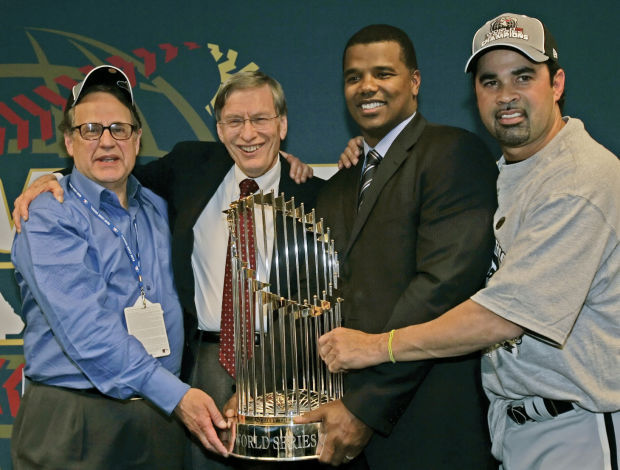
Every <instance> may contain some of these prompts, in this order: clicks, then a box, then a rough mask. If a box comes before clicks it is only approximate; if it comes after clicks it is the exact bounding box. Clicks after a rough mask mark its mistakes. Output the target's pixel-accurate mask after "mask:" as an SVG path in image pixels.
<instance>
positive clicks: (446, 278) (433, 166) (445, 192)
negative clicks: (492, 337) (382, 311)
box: [343, 133, 497, 435]
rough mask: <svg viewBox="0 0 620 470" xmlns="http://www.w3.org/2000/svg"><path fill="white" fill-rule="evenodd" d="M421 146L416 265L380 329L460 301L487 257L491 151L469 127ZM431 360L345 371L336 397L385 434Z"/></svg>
mask: <svg viewBox="0 0 620 470" xmlns="http://www.w3.org/2000/svg"><path fill="white" fill-rule="evenodd" d="M427 146H428V148H425V145H419V146H418V145H416V147H415V150H414V153H415V154H414V157H415V158H417V159H419V160H420V164H421V168H420V176H419V177H418V178H417V181H416V182H415V184H419V185H421V188H420V194H421V205H420V211H419V222H418V226H417V243H416V246H415V259H416V264H417V267H416V272H415V274H414V276H413V277H412V279H411V281H410V283H409V284H408V286H407V287H406V288H405V290H404V291H403V292H402V294H401V296H400V297H399V298H398V300H397V301H396V303H395V306H394V308H393V310H392V312H391V314H390V316H389V319H388V321H387V323H386V325H385V327H384V331H390V330H392V329H395V328H401V327H404V326H408V325H411V324H415V323H423V322H426V321H429V320H432V319H433V318H436V317H438V316H439V315H441V314H442V313H444V312H445V311H447V310H449V309H450V308H452V307H453V306H455V305H457V304H459V303H460V302H463V301H464V300H466V299H467V298H468V297H469V296H471V295H472V294H473V293H475V292H476V290H478V289H479V288H480V287H482V285H483V282H484V278H485V274H486V272H487V270H488V268H489V265H490V261H491V254H492V248H493V232H492V217H493V212H494V210H495V208H496V193H495V179H496V176H497V169H496V166H495V164H494V160H493V158H492V156H491V155H490V154H489V152H488V150H487V149H486V147H485V145H484V144H483V143H482V142H481V141H480V140H479V139H478V138H477V137H475V136H474V135H473V134H470V133H459V134H458V136H457V137H456V138H454V139H453V140H452V141H451V142H449V143H447V144H446V143H445V142H444V143H442V145H441V148H440V150H439V151H438V150H437V147H439V146H438V145H433V143H432V142H431V143H430V144H429V145H427ZM418 147H419V148H418ZM433 364H434V362H433V361H419V362H408V363H397V364H391V363H387V364H382V365H379V366H376V367H373V368H368V369H365V370H361V371H357V372H354V373H351V374H349V377H348V379H347V380H348V387H347V390H349V391H347V392H346V393H345V395H344V398H343V402H344V404H345V406H346V407H347V408H348V409H349V410H350V411H351V412H353V413H354V414H355V415H356V416H357V417H358V418H359V419H361V420H362V421H363V422H364V423H366V424H367V425H368V426H370V427H371V428H373V429H374V430H375V431H377V432H379V433H381V434H384V435H387V434H389V433H390V432H391V430H392V428H393V427H394V425H395V424H396V422H397V421H398V419H399V418H400V416H401V415H402V414H403V413H404V411H405V409H406V408H407V406H408V405H409V402H410V401H411V400H412V398H413V397H414V395H415V393H416V390H417V389H418V388H419V386H420V385H421V384H422V382H423V380H424V378H425V377H426V375H427V373H428V372H429V370H430V368H431V367H433ZM369 403H372V406H368V404H369Z"/></svg>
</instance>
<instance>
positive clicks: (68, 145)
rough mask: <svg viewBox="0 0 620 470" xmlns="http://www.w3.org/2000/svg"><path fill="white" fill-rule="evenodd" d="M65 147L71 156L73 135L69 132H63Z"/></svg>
mask: <svg viewBox="0 0 620 470" xmlns="http://www.w3.org/2000/svg"><path fill="white" fill-rule="evenodd" d="M65 148H66V149H67V153H68V154H69V156H70V157H73V137H72V135H71V134H70V133H69V132H65Z"/></svg>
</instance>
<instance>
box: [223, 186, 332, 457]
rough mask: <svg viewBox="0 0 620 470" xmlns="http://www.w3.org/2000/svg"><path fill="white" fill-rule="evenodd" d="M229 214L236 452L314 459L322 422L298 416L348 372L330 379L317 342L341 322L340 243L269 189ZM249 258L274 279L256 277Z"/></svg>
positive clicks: (327, 396)
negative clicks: (336, 246)
mask: <svg viewBox="0 0 620 470" xmlns="http://www.w3.org/2000/svg"><path fill="white" fill-rule="evenodd" d="M227 213H228V215H227V220H228V226H229V229H230V233H231V243H230V244H229V249H230V250H231V253H230V255H231V261H232V263H231V264H232V280H233V282H232V285H233V289H232V290H233V318H234V348H235V371H236V377H235V380H236V390H237V416H236V418H235V419H233V420H232V423H231V428H230V430H229V435H228V439H229V446H230V447H231V448H232V451H231V454H232V455H234V456H236V457H241V458H245V459H258V460H281V461H288V460H303V459H311V458H316V457H318V455H317V446H318V444H319V430H320V423H310V424H295V423H294V422H293V419H294V418H295V417H296V416H300V415H301V414H303V413H304V412H307V411H310V410H313V409H316V408H318V407H319V406H320V405H322V404H324V403H328V402H330V401H333V400H336V399H338V398H340V397H341V396H342V387H343V378H342V374H340V373H331V372H330V371H329V370H328V369H327V367H326V365H325V364H324V362H323V361H322V360H321V358H320V356H319V351H318V338H319V337H320V336H321V335H322V334H324V333H326V332H328V331H330V330H331V329H333V328H336V327H338V326H340V325H341V302H342V299H340V298H338V297H334V295H335V293H334V292H335V289H337V287H338V284H337V283H338V276H339V273H338V260H337V252H336V251H335V249H334V240H332V239H331V238H330V231H329V229H328V228H326V227H325V226H324V224H323V220H322V219H319V220H317V217H316V214H315V211H314V209H312V211H310V212H309V213H305V210H304V205H303V204H300V205H299V206H298V207H295V201H294V198H292V199H290V200H288V201H287V200H285V196H284V194H282V195H280V196H275V195H274V193H273V191H272V192H271V193H263V192H262V191H261V192H260V193H257V194H254V195H251V196H248V197H247V198H243V199H241V200H239V201H235V202H234V203H232V204H231V206H230V209H229V210H228V211H227ZM265 227H267V229H265ZM252 254H253V255H254V259H255V260H256V261H255V262H256V263H261V262H262V263H264V265H266V266H265V267H266V268H267V267H269V268H270V269H264V270H262V271H263V272H270V271H271V276H270V277H271V279H272V280H273V281H274V282H272V283H270V282H268V281H269V280H268V279H260V278H259V277H260V276H259V274H258V272H259V271H261V270H260V269H252V267H251V263H250V262H249V261H248V260H250V259H251V258H252V256H251V255H252ZM269 254H270V255H271V256H269ZM265 260H266V261H265ZM274 271H275V272H274ZM263 277H264V274H263Z"/></svg>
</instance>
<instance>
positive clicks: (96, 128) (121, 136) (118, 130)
mask: <svg viewBox="0 0 620 470" xmlns="http://www.w3.org/2000/svg"><path fill="white" fill-rule="evenodd" d="M136 127H137V126H134V125H133V124H128V123H126V122H113V123H112V124H110V125H109V126H104V125H103V124H100V123H98V122H86V123H84V124H80V125H79V126H74V127H72V128H71V131H74V130H76V129H79V130H80V135H81V136H82V139H84V140H97V139H99V138H100V137H101V136H102V135H103V131H105V130H106V129H108V130H109V131H110V135H111V136H112V137H114V138H115V139H116V140H127V139H129V138H130V137H131V135H132V134H133V132H134V131H135V130H136Z"/></svg>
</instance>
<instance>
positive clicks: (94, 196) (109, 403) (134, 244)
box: [11, 65, 227, 470]
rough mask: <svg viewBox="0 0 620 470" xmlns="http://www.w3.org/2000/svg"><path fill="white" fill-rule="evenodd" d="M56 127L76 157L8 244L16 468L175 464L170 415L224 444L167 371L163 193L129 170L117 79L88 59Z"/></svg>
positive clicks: (134, 147)
mask: <svg viewBox="0 0 620 470" xmlns="http://www.w3.org/2000/svg"><path fill="white" fill-rule="evenodd" d="M59 129H60V130H61V131H62V132H63V133H64V144H65V147H66V149H67V152H68V154H69V155H70V156H71V157H72V158H73V160H74V163H75V167H74V169H73V172H72V173H71V174H70V175H68V176H67V177H65V178H64V179H63V180H62V182H61V186H62V188H63V190H64V192H65V194H66V197H65V201H64V203H63V204H60V203H59V202H58V201H56V199H54V197H53V196H52V195H51V194H49V193H47V194H45V195H43V196H41V197H40V198H38V199H37V200H36V201H35V202H33V204H32V206H31V210H30V217H29V219H28V221H27V222H24V224H23V226H22V231H21V233H20V234H18V235H17V236H16V238H15V241H14V245H13V250H12V261H13V264H14V265H15V269H16V271H15V274H16V278H17V281H18V283H19V287H20V291H21V296H22V316H23V318H24V321H25V323H26V329H25V332H24V353H25V357H26V366H25V369H24V374H25V376H26V378H27V379H28V383H27V387H26V392H25V395H24V397H23V399H22V403H21V406H20V408H19V412H18V415H17V418H16V421H15V425H14V427H13V435H12V439H11V455H12V459H13V466H14V468H15V469H16V470H19V469H22V468H23V469H26V468H47V469H59V470H60V469H62V470H66V469H89V470H92V469H101V470H109V469H113V468H133V469H144V470H152V469H162V470H169V469H179V468H182V464H183V453H184V448H185V435H184V432H183V428H182V426H181V425H180V422H179V419H180V420H181V421H182V422H183V423H184V424H185V425H186V426H187V428H188V429H189V430H190V431H192V432H193V433H194V434H196V435H197V437H198V438H199V439H200V441H201V442H202V443H203V445H205V447H207V448H210V449H211V450H214V451H216V452H218V453H221V454H223V455H226V453H227V451H226V449H225V447H224V446H223V445H222V443H221V442H220V440H219V439H218V437H217V434H216V431H215V427H216V426H217V427H220V428H224V427H226V422H225V421H224V419H223V418H222V416H221V414H220V412H219V411H218V409H217V407H216V405H215V403H214V402H213V400H212V399H211V397H209V396H208V395H207V394H206V393H204V392H203V391H201V390H198V389H195V388H190V386H189V385H187V384H185V383H183V382H182V381H181V380H180V379H179V377H178V375H179V372H180V369H181V356H182V351H183V318H182V310H181V306H180V303H179V299H178V297H177V294H176V291H175V288H174V283H173V279H172V267H171V253H170V230H169V228H168V216H167V210H166V204H165V202H164V201H163V200H162V199H161V198H160V197H158V196H156V195H155V194H154V193H152V192H151V191H149V190H148V189H146V188H144V187H142V186H141V185H140V183H139V182H138V180H137V179H136V178H134V177H133V176H132V175H131V171H132V170H133V167H134V165H135V161H136V156H137V154H138V151H139V149H140V137H141V133H142V130H141V123H140V118H139V116H138V113H137V110H136V107H135V104H134V101H133V93H132V89H131V86H130V83H129V79H128V78H127V76H126V75H125V74H124V73H123V72H122V71H121V70H120V69H117V68H115V67H112V66H108V65H104V66H100V67H97V68H95V69H93V70H92V71H91V72H90V73H89V74H88V75H87V76H86V77H85V78H84V80H83V81H82V82H80V83H79V84H77V85H76V86H75V87H73V89H72V92H71V95H70V96H69V98H68V101H67V106H66V108H65V112H64V117H63V121H62V123H61V124H60V126H59ZM173 411H174V412H175V414H176V416H175V415H173V414H172V412H173ZM177 418H179V419H177Z"/></svg>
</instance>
